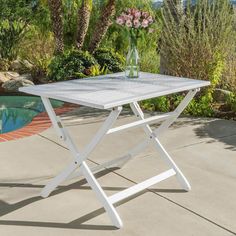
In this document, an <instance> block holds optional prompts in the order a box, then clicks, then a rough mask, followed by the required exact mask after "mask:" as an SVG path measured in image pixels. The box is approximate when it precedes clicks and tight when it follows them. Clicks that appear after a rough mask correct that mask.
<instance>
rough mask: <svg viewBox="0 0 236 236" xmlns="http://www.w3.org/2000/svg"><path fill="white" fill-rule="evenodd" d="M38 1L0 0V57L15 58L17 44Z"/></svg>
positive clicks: (25, 30) (33, 13)
mask: <svg viewBox="0 0 236 236" xmlns="http://www.w3.org/2000/svg"><path fill="white" fill-rule="evenodd" d="M34 2H35V3H36V2H38V1H29V0H17V1H16V0H0V57H2V58H6V59H10V60H13V59H16V57H17V53H18V49H19V47H18V44H19V42H20V40H21V38H22V37H23V36H24V34H25V33H26V32H27V27H28V25H29V23H30V22H31V20H32V19H33V18H34V17H35V11H36V8H37V4H35V3H34Z"/></svg>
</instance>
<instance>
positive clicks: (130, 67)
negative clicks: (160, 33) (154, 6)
mask: <svg viewBox="0 0 236 236" xmlns="http://www.w3.org/2000/svg"><path fill="white" fill-rule="evenodd" d="M153 21H154V19H153V17H152V16H151V15H150V14H149V13H148V12H146V11H140V10H138V9H134V8H129V9H127V10H125V11H124V12H123V13H122V14H121V15H120V16H119V17H117V19H116V23H117V24H118V25H121V26H123V27H124V28H125V29H126V30H127V31H128V34H129V38H130V48H129V52H128V55H127V59H126V71H125V73H126V76H127V77H129V78H138V77H139V55H138V51H137V48H136V47H137V40H138V38H139V37H140V36H141V32H142V31H147V30H148V31H149V32H150V33H151V31H152V29H150V28H149V27H150V25H152V24H153Z"/></svg>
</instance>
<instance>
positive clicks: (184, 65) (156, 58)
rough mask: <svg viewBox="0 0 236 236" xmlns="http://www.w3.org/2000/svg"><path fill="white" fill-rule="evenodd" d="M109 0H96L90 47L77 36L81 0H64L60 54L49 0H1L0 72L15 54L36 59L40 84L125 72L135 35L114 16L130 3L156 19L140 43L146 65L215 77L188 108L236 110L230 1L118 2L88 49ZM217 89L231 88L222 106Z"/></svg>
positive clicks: (235, 28) (161, 101) (166, 104)
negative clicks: (78, 45)
mask: <svg viewBox="0 0 236 236" xmlns="http://www.w3.org/2000/svg"><path fill="white" fill-rule="evenodd" d="M108 1H109V0H93V6H92V12H91V16H90V20H89V27H88V31H87V33H86V36H85V41H84V45H83V51H78V50H76V49H75V47H76V45H75V36H76V33H77V28H78V12H79V9H81V6H82V0H62V8H63V34H64V52H63V53H62V54H61V55H55V54H54V52H55V37H54V35H53V31H52V22H51V17H50V14H51V12H50V9H49V5H48V0H17V1H15V0H0V70H2V71H4V70H8V69H9V67H10V64H11V61H13V60H15V59H18V60H25V59H26V60H28V61H29V62H30V63H31V64H33V68H32V72H31V73H32V75H33V77H34V81H36V82H38V83H41V82H42V80H41V78H44V82H45V81H46V82H51V81H59V80H66V79H71V78H82V77H86V76H88V75H90V76H91V75H99V74H105V73H110V72H118V71H122V70H124V65H125V57H126V54H127V51H128V46H129V39H128V37H127V34H126V33H125V32H124V30H122V28H121V27H119V26H118V25H117V24H115V18H116V16H118V15H120V13H121V12H122V11H123V10H124V9H125V8H128V7H135V8H139V9H142V10H147V11H149V12H150V13H151V14H152V15H153V16H154V17H155V23H156V25H155V27H154V29H153V30H154V32H153V33H144V34H143V35H142V37H141V38H140V39H139V41H138V51H139V54H140V59H141V61H140V64H141V70H143V71H148V72H154V73H158V72H160V71H161V73H166V74H170V75H177V76H183V77H190V78H195V79H202V80H209V81H211V83H212V86H211V87H210V88H209V89H205V90H203V91H202V92H201V93H200V94H198V96H197V97H196V98H195V99H194V100H193V101H192V103H191V104H190V106H189V107H188V108H187V109H186V113H187V114H191V115H197V116H199V115H202V116H213V115H216V103H217V109H218V108H219V107H221V105H222V109H227V110H230V111H231V112H236V95H235V94H236V50H235V49H236V44H235V43H236V17H235V16H236V14H235V8H233V7H232V5H231V4H230V2H229V0H197V1H196V5H193V4H191V1H190V0H188V4H187V6H186V7H185V8H176V9H175V8H173V6H174V5H172V6H171V5H170V4H167V3H170V2H171V1H172V0H164V2H165V5H164V7H163V8H161V9H160V8H158V9H156V8H153V2H152V1H151V0H123V1H118V0H117V1H116V13H115V17H113V18H112V22H113V24H111V25H110V27H109V28H108V31H107V33H106V35H105V37H104V38H103V40H102V41H101V44H100V48H99V49H98V50H97V51H96V52H95V53H94V54H93V55H91V54H89V53H88V52H86V51H87V50H88V48H89V42H90V40H91V38H92V36H93V34H94V31H95V29H94V27H95V25H96V23H97V22H98V20H99V18H100V17H101V14H102V11H103V9H104V6H105V5H106V4H107V3H108ZM45 78H46V79H45ZM216 89H225V90H229V91H230V93H229V94H230V95H227V96H226V99H225V100H224V102H223V104H220V105H219V104H218V101H216V100H215V96H214V92H215V90H216ZM184 95H185V94H178V95H173V96H169V97H162V98H158V99H151V100H147V101H144V102H143V103H142V106H143V107H144V108H145V109H148V110H158V111H169V110H172V109H174V108H175V107H176V106H177V105H178V104H179V102H180V101H181V99H182V98H183V97H184ZM234 114H235V113H234Z"/></svg>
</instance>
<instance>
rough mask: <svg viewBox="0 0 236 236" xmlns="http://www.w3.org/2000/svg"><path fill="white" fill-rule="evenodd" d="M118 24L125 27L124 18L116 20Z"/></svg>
mask: <svg viewBox="0 0 236 236" xmlns="http://www.w3.org/2000/svg"><path fill="white" fill-rule="evenodd" d="M116 23H117V24H118V25H124V23H125V20H124V18H123V17H121V16H120V17H118V18H117V19H116Z"/></svg>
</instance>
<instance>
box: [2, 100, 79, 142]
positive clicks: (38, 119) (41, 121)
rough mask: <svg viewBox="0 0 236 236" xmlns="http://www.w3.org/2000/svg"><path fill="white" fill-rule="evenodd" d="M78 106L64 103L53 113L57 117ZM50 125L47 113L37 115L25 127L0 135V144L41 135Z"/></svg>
mask: <svg viewBox="0 0 236 236" xmlns="http://www.w3.org/2000/svg"><path fill="white" fill-rule="evenodd" d="M78 106H79V105H74V104H69V103H66V104H64V105H63V106H62V107H58V108H56V109H55V112H56V114H57V115H62V114H64V113H67V112H69V111H72V110H74V109H75V108H77V107H78ZM51 125H52V124H51V121H50V119H49V117H48V115H47V113H46V112H41V113H39V114H38V115H36V116H35V117H34V118H33V120H32V121H31V122H30V123H29V124H27V125H26V126H24V127H22V128H20V129H17V130H14V131H11V132H8V133H4V134H0V143H1V142H7V141H11V140H17V139H20V138H25V137H29V136H32V135H34V134H38V133H41V132H43V131H45V130H46V129H48V128H49V127H51Z"/></svg>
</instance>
